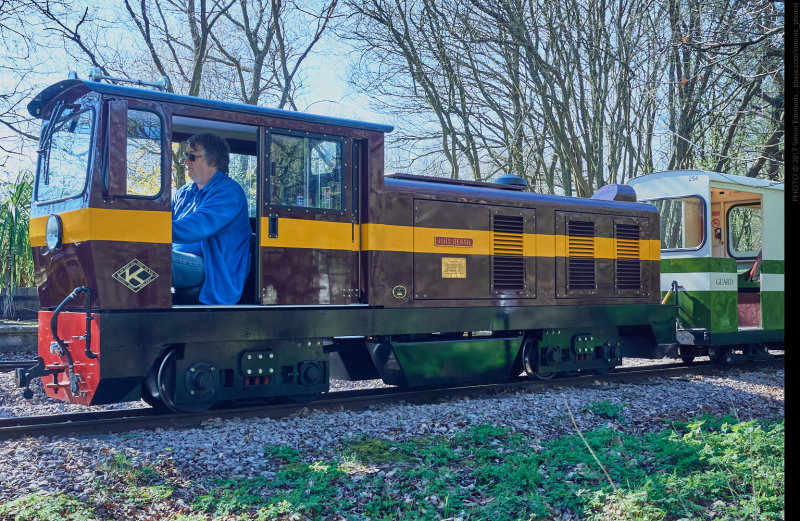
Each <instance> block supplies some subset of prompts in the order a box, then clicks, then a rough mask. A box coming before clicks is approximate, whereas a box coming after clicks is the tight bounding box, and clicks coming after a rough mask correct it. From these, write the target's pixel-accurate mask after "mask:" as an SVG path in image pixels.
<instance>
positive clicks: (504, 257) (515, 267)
mask: <svg viewBox="0 0 800 521" xmlns="http://www.w3.org/2000/svg"><path fill="white" fill-rule="evenodd" d="M524 229H525V221H524V220H523V218H522V217H521V216H513V215H494V216H493V218H492V253H493V256H492V284H493V285H494V290H495V291H523V290H524V289H525V257H524V255H523V246H522V240H523V239H522V237H523V231H524Z"/></svg>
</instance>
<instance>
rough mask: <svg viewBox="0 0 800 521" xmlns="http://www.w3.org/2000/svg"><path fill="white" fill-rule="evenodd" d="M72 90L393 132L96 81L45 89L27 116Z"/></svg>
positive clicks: (38, 113)
mask: <svg viewBox="0 0 800 521" xmlns="http://www.w3.org/2000/svg"><path fill="white" fill-rule="evenodd" d="M72 89H82V90H84V91H85V92H97V93H100V94H106V95H113V96H124V97H132V98H139V99H146V100H152V101H160V102H164V103H173V104H180V105H191V106H194V107H201V108H208V109H217V110H226V111H231V112H240V113H247V114H254V115H258V116H268V117H274V118H281V119H288V120H293V121H303V122H307V123H317V124H324V125H337V126H341V127H348V128H355V129H359V130H367V131H372V132H383V133H388V132H391V131H392V130H394V127H392V126H390V125H381V124H378V123H369V122H366V121H356V120H351V119H342V118H333V117H328V116H320V115H316V114H306V113H303V112H295V111H292V110H280V109H272V108H267V107H259V106H257V105H246V104H244V103H232V102H229V101H218V100H212V99H207V98H199V97H195V96H184V95H181V94H173V93H169V92H161V91H157V90H151V89H141V88H136V87H125V86H121V85H114V84H111V83H101V82H97V81H85V80H78V79H70V80H63V81H60V82H58V83H54V84H53V85H50V86H49V87H47V88H45V89H44V90H42V91H41V92H40V93H39V94H37V95H36V96H34V97H33V99H32V100H31V101H30V103H28V112H29V113H30V114H31V115H32V116H34V117H36V118H41V117H42V116H43V114H44V109H45V107H47V105H48V104H49V103H50V102H51V101H52V100H53V99H55V98H56V97H57V96H59V95H61V94H62V93H64V92H67V91H69V90H72Z"/></svg>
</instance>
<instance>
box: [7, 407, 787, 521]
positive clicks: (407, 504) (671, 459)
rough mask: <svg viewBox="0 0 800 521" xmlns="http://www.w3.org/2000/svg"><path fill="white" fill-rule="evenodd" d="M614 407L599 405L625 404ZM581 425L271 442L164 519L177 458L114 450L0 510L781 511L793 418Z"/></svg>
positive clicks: (90, 513) (667, 516)
mask: <svg viewBox="0 0 800 521" xmlns="http://www.w3.org/2000/svg"><path fill="white" fill-rule="evenodd" d="M609 405H613V404H602V402H600V405H597V406H596V409H597V410H592V412H593V413H595V414H601V413H599V412H598V410H601V411H602V410H606V411H607V412H608V413H611V414H617V413H619V412H620V411H621V409H618V408H617V407H610V408H609ZM592 407H593V406H590V410H591V408H592ZM603 414H604V413H603ZM581 435H582V436H579V435H578V434H575V435H571V436H567V437H564V438H560V439H555V440H551V441H545V442H542V441H538V443H536V444H535V443H534V440H531V439H529V438H526V437H525V436H523V435H520V434H514V433H511V432H510V431H509V430H508V429H505V428H499V427H495V426H491V425H477V426H472V427H468V428H465V429H464V430H462V431H459V432H458V433H457V434H455V435H454V436H452V437H420V438H412V439H408V440H404V441H390V440H383V439H376V438H370V437H367V436H364V435H357V436H354V437H353V438H351V439H348V440H345V441H344V442H342V443H340V444H339V445H338V446H337V447H336V450H335V454H334V455H333V456H332V457H330V458H329V459H324V460H319V459H317V460H313V459H307V458H306V457H305V456H304V455H303V454H302V453H300V452H298V451H297V450H296V449H294V448H291V447H286V446H274V445H269V446H265V447H263V457H264V458H265V461H266V463H268V466H269V467H270V468H271V469H273V470H274V473H272V474H270V475H269V477H266V476H255V477H250V478H245V479H233V480H215V479H210V480H209V481H208V482H207V483H204V484H203V488H202V493H200V494H196V495H194V499H193V500H190V501H188V502H186V503H181V508H173V509H171V510H170V509H167V510H166V511H167V512H169V513H164V514H163V515H161V516H159V517H154V516H152V505H153V504H155V503H158V502H164V503H166V504H167V505H169V504H171V503H170V502H171V501H175V500H174V497H175V496H177V495H180V496H181V497H188V496H191V495H192V494H193V492H194V491H193V490H192V491H187V490H180V487H179V486H178V485H177V484H175V483H173V482H171V481H170V479H171V478H169V477H168V476H170V475H172V473H171V472H168V470H169V468H170V465H171V463H170V462H169V461H160V462H156V463H153V464H150V465H141V464H135V463H134V462H133V461H132V460H131V459H130V458H129V457H128V456H127V455H125V454H124V453H109V454H108V455H107V458H106V459H105V460H104V462H103V463H102V464H101V465H100V466H99V467H98V469H99V470H102V471H103V472H104V473H105V475H106V479H105V482H106V483H112V484H110V485H109V484H106V485H103V486H100V487H99V488H98V489H97V490H96V492H95V493H94V494H93V496H92V497H91V498H90V499H89V500H88V501H84V502H78V501H77V500H76V499H75V498H74V497H72V496H70V495H67V494H52V495H47V494H44V493H43V492H38V491H37V492H33V493H30V494H27V495H24V496H21V497H19V498H17V499H16V500H14V501H12V502H9V503H7V504H5V505H2V506H0V520H2V521H6V520H15V521H16V520H21V519H41V520H43V521H44V520H48V519H60V520H61V519H63V520H68V521H69V520H82V519H91V518H93V517H94V518H108V519H116V517H113V515H111V513H112V512H122V513H124V515H123V514H120V515H123V518H134V514H135V513H148V514H149V515H145V516H143V517H142V518H146V519H159V520H160V519H164V520H169V521H200V520H223V519H224V520H226V521H229V520H242V521H267V520H288V519H306V518H309V519H326V520H327V519H336V520H339V519H347V520H401V519H402V520H455V519H464V520H466V519H470V520H492V521H517V520H526V521H528V520H539V519H541V520H545V519H552V518H555V517H558V516H560V513H561V512H564V511H569V512H573V513H575V514H576V515H577V516H579V517H580V519H583V520H586V521H606V520H631V521H633V520H636V521H649V520H653V521H669V520H674V521H678V520H680V521H684V520H687V521H688V520H703V519H716V520H730V521H733V520H745V519H750V520H753V521H756V520H757V521H761V520H764V521H766V520H773V519H783V518H784V511H783V501H784V496H785V486H784V424H783V420H780V421H762V422H756V421H750V422H739V421H737V420H736V419H735V418H732V417H724V418H714V417H710V416H704V417H699V418H695V419H693V420H691V421H688V422H673V423H671V424H669V425H667V428H665V429H664V430H663V431H662V432H659V433H654V434H644V435H641V436H633V435H629V434H625V433H622V432H620V431H617V430H614V429H612V428H609V427H606V428H600V429H595V430H591V431H587V432H583V433H581ZM534 446H536V447H538V448H536V449H535V448H533V447H534ZM589 448H591V451H590V450H589ZM592 453H594V454H592ZM598 462H599V463H598ZM109 505H114V506H115V508H116V509H115V508H112V507H110V506H109ZM148 508H151V510H148ZM34 512H35V513H36V514H37V515H38V516H39V517H38V518H36V517H32V516H33V513H34Z"/></svg>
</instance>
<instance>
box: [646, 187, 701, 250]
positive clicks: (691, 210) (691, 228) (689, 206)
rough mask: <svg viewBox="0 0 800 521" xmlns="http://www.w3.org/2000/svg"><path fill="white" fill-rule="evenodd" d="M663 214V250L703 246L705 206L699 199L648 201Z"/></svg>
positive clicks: (693, 197) (684, 198) (683, 198)
mask: <svg viewBox="0 0 800 521" xmlns="http://www.w3.org/2000/svg"><path fill="white" fill-rule="evenodd" d="M648 202H649V203H651V204H654V205H655V206H656V208H658V211H659V213H660V214H661V249H662V250H685V249H695V248H699V247H700V245H701V244H703V240H704V237H703V212H704V205H703V201H702V199H700V198H699V197H695V196H692V197H680V198H676V199H656V200H653V201H648Z"/></svg>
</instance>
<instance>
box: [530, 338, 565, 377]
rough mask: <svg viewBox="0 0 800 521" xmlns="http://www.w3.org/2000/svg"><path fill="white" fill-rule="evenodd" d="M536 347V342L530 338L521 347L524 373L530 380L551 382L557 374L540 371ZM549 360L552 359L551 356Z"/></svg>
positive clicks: (555, 372)
mask: <svg viewBox="0 0 800 521" xmlns="http://www.w3.org/2000/svg"><path fill="white" fill-rule="evenodd" d="M538 347H539V346H538V342H536V341H535V340H531V339H530V338H528V339H526V340H525V343H524V344H523V346H522V363H523V365H524V366H525V373H526V374H527V375H528V378H529V379H531V380H533V379H536V380H551V379H552V378H553V377H554V376H555V375H556V374H557V371H542V367H541V363H540V361H539V349H538ZM559 355H560V353H559ZM551 358H553V356H552V355H551ZM559 360H560V356H559Z"/></svg>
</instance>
